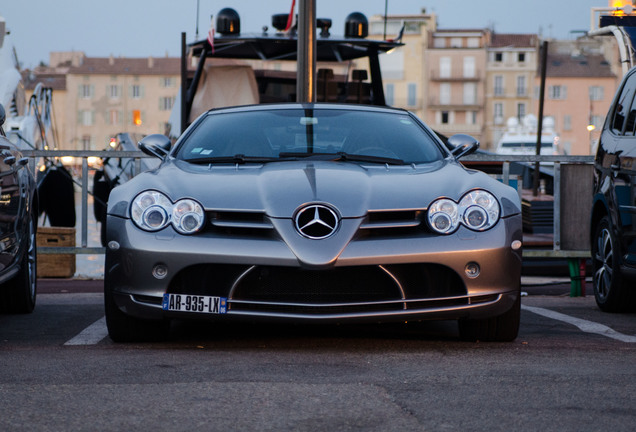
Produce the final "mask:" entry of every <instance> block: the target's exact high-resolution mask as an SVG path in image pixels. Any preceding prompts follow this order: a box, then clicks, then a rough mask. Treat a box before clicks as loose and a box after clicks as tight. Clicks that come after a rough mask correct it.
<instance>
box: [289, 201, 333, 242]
mask: <svg viewBox="0 0 636 432" xmlns="http://www.w3.org/2000/svg"><path fill="white" fill-rule="evenodd" d="M296 229H297V230H298V232H299V233H300V234H301V235H302V236H303V237H306V238H309V239H312V240H320V239H324V238H327V237H329V236H331V235H332V234H333V233H335V232H336V230H337V229H338V215H337V214H336V212H335V211H333V210H332V209H330V208H329V207H327V206H325V205H321V204H311V205H308V206H306V207H303V208H302V209H300V210H299V211H298V213H297V214H296Z"/></svg>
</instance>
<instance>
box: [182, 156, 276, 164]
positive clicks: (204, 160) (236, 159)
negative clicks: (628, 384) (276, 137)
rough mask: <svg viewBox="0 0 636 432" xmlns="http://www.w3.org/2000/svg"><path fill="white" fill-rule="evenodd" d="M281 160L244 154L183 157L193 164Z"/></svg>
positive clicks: (185, 160)
mask: <svg viewBox="0 0 636 432" xmlns="http://www.w3.org/2000/svg"><path fill="white" fill-rule="evenodd" d="M278 160H280V159H279V158H277V157H266V156H245V155H243V154H235V155H234V156H211V157H205V158H193V159H183V161H184V162H189V163H193V164H210V163H236V164H244V163H263V162H272V161H278Z"/></svg>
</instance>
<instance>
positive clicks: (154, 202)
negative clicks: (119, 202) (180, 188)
mask: <svg viewBox="0 0 636 432" xmlns="http://www.w3.org/2000/svg"><path fill="white" fill-rule="evenodd" d="M130 214H131V217H132V220H133V222H134V223H135V225H137V226H138V227H139V228H141V229H143V230H145V231H159V230H161V229H163V228H165V227H166V226H167V225H168V224H169V223H172V225H173V226H174V228H175V229H176V230H177V231H178V232H180V233H182V234H192V233H194V232H196V231H198V230H199V229H200V228H201V227H202V226H203V223H204V220H205V217H204V212H203V207H202V206H201V204H199V203H198V202H196V201H194V200H191V199H182V200H179V201H177V202H176V203H174V204H173V203H172V201H170V199H169V198H168V197H167V196H165V195H164V194H162V193H161V192H158V191H152V190H151V191H144V192H142V193H140V194H139V195H137V196H136V197H135V199H134V200H133V202H132V205H131V208H130Z"/></svg>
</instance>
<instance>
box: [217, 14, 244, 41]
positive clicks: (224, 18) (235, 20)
mask: <svg viewBox="0 0 636 432" xmlns="http://www.w3.org/2000/svg"><path fill="white" fill-rule="evenodd" d="M216 31H217V32H219V33H220V34H222V35H233V34H239V33H241V18H240V17H239V14H238V12H236V11H235V10H234V9H232V8H223V9H221V10H220V11H219V14H218V15H217V17H216Z"/></svg>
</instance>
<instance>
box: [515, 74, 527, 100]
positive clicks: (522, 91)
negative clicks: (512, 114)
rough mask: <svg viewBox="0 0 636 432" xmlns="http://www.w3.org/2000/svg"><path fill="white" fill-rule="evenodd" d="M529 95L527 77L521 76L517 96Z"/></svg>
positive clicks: (518, 81) (518, 78)
mask: <svg viewBox="0 0 636 432" xmlns="http://www.w3.org/2000/svg"><path fill="white" fill-rule="evenodd" d="M527 93H528V88H527V85H526V76H525V75H519V76H518V77H517V96H525V95H526V94H527Z"/></svg>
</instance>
